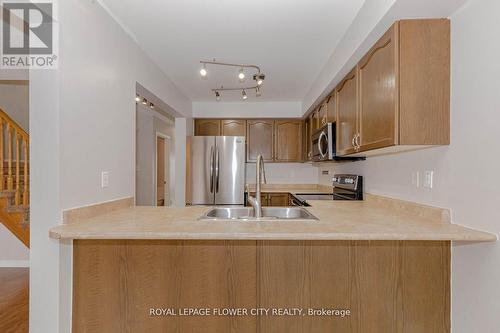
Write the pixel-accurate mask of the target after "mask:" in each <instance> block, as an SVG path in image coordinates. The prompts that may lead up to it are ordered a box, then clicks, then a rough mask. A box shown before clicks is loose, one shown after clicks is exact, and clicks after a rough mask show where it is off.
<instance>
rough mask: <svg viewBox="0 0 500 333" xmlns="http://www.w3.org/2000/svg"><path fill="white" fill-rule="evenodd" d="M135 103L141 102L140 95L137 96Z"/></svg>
mask: <svg viewBox="0 0 500 333" xmlns="http://www.w3.org/2000/svg"><path fill="white" fill-rule="evenodd" d="M135 101H136V102H140V101H141V96H139V94H135Z"/></svg>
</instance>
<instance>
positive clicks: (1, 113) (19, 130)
mask: <svg viewBox="0 0 500 333" xmlns="http://www.w3.org/2000/svg"><path fill="white" fill-rule="evenodd" d="M0 119H3V120H5V122H6V123H7V124H10V126H11V127H12V128H13V129H14V130H15V131H16V132H17V133H19V135H21V136H22V137H24V138H26V139H29V134H28V133H26V131H25V130H23V129H22V127H21V126H19V125H18V124H17V123H16V122H15V121H14V120H13V119H12V118H11V117H10V116H9V115H8V114H7V113H5V111H4V110H2V109H0Z"/></svg>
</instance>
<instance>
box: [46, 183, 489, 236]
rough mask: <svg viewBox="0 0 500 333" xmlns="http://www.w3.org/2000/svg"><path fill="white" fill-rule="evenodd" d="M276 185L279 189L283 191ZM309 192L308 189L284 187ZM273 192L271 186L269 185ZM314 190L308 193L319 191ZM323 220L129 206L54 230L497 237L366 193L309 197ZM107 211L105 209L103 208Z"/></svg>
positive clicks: (434, 211) (442, 214) (442, 213)
mask: <svg viewBox="0 0 500 333" xmlns="http://www.w3.org/2000/svg"><path fill="white" fill-rule="evenodd" d="M278 190H279V189H276V190H275V191H278ZM282 190H283V192H291V193H294V192H296V193H304V192H306V191H304V188H300V189H293V188H289V189H288V191H287V189H282ZM267 191H268V192H271V190H270V189H267ZM314 191H315V190H314V189H310V191H309V192H314ZM308 203H309V204H311V207H307V208H306V209H307V210H308V211H309V212H311V213H312V214H314V215H315V216H316V217H317V218H319V220H318V221H316V220H315V221H305V220H294V221H283V220H281V221H280V220H274V221H273V220H268V221H265V220H260V221H240V220H219V221H200V220H198V218H199V217H200V216H201V215H202V214H203V213H205V212H206V211H208V210H209V209H211V207H207V206H193V207H185V208H168V207H127V208H120V209H116V210H113V211H111V212H108V213H103V214H98V215H96V216H93V217H88V218H81V219H80V220H79V221H78V222H75V223H72V224H67V225H61V226H57V227H55V228H52V229H51V230H50V237H52V238H56V239H214V240H217V239H252V240H259V239H283V240H452V241H470V242H481V241H496V239H497V236H496V235H495V234H491V233H487V232H483V231H479V230H474V229H470V228H466V227H463V226H460V225H457V224H452V223H450V221H449V216H450V214H449V211H448V210H446V209H441V208H435V207H428V206H422V205H418V204H414V203H409V202H404V201H399V200H394V199H388V198H383V197H376V196H371V195H367V196H366V200H365V201H357V202H355V201H309V202H308ZM101 209H102V208H101Z"/></svg>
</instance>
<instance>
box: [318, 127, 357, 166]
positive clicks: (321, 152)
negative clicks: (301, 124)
mask: <svg viewBox="0 0 500 333" xmlns="http://www.w3.org/2000/svg"><path fill="white" fill-rule="evenodd" d="M311 140H312V147H311V148H312V149H311V153H312V156H311V159H312V160H313V161H315V162H318V161H353V160H364V159H365V158H364V157H348V156H346V157H339V156H337V150H336V125H335V123H328V124H326V125H324V126H323V127H321V128H320V129H319V130H317V131H316V132H314V133H313V135H312V136H311Z"/></svg>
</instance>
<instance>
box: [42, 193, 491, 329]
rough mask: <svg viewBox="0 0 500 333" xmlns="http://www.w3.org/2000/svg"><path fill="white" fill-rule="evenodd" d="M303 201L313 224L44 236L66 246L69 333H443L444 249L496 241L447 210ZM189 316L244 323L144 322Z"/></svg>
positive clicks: (176, 213)
mask: <svg viewBox="0 0 500 333" xmlns="http://www.w3.org/2000/svg"><path fill="white" fill-rule="evenodd" d="M274 190H275V191H280V190H279V189H278V188H275V189H274ZM283 191H289V192H294V190H293V189H291V188H287V189H284V190H283ZM310 191H311V192H313V193H314V192H315V190H314V189H310ZM300 192H305V190H304V189H303V188H301V189H300ZM309 203H310V204H311V207H307V210H308V211H309V212H310V213H312V214H313V215H315V216H316V217H317V218H318V220H312V221H300V220H294V221H280V220H267V221H266V220H262V221H235V220H217V221H202V220H199V217H200V216H201V215H203V214H204V213H205V212H206V211H207V210H209V209H210V207H199V206H197V207H194V206H193V207H186V208H160V207H156V208H154V207H129V208H122V209H118V210H114V211H111V212H109V213H104V214H99V215H96V216H94V217H89V218H83V219H80V220H79V221H76V222H73V223H71V224H68V225H62V226H58V227H55V228H53V229H51V231H50V236H51V237H52V238H55V239H71V240H73V248H74V249H73V256H74V258H73V332H125V331H130V332H144V331H150V332H159V331H168V332H171V331H175V332H315V331H322V332H323V331H326V330H330V331H339V332H394V331H398V330H399V329H400V328H401V327H404V328H405V331H408V332H410V331H419V332H424V331H425V332H449V331H450V242H451V241H463V242H488V241H495V240H496V235H493V234H490V233H486V232H482V231H477V230H473V229H469V228H465V227H462V226H459V225H456V224H452V223H451V221H450V214H449V212H448V210H446V209H440V208H433V207H426V206H421V205H417V204H413V203H408V202H403V201H398V200H392V199H387V198H382V197H376V196H371V195H368V196H367V198H366V200H365V201H358V202H346V201H311V202H309ZM189 308H190V309H201V308H203V309H205V308H209V309H212V310H213V309H219V310H220V311H222V310H221V309H233V311H236V310H234V309H246V310H247V311H248V315H236V314H235V315H213V314H211V315H204V316H201V315H198V316H196V315H191V316H178V315H160V316H157V315H151V313H150V311H151V310H153V311H155V309H160V310H161V309H174V310H175V309H189ZM255 309H268V310H269V311H270V310H272V309H298V310H302V311H301V312H297V313H300V315H283V316H282V315H266V314H265V313H256V312H255V311H256V310H255ZM219 310H218V311H219ZM251 310H254V313H255V315H251V312H250V311H251ZM298 310H297V311H298ZM322 310H324V311H334V310H339V311H340V310H344V311H346V310H349V315H345V316H335V315H321V313H323V312H322ZM172 311H173V310H172ZM227 311H229V310H227ZM309 311H312V312H309ZM315 311H316V312H315ZM160 312H161V311H160ZM212 312H213V311H212ZM270 313H272V312H270ZM309 313H311V315H309ZM345 313H346V312H344V314H345Z"/></svg>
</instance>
